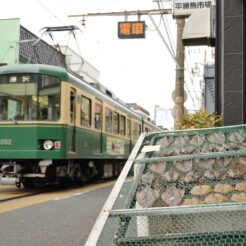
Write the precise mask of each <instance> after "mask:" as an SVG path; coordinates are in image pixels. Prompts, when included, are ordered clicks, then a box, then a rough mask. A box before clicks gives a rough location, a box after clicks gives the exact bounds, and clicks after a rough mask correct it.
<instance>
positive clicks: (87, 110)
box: [80, 96, 91, 127]
mask: <svg viewBox="0 0 246 246" xmlns="http://www.w3.org/2000/svg"><path fill="white" fill-rule="evenodd" d="M80 112H81V117H80V123H81V125H82V126H86V127H90V126H91V100H90V99H89V98H87V97H84V96H81V111H80Z"/></svg>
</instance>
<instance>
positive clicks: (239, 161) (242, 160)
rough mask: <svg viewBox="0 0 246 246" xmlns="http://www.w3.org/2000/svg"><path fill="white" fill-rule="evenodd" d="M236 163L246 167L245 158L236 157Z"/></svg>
mask: <svg viewBox="0 0 246 246" xmlns="http://www.w3.org/2000/svg"><path fill="white" fill-rule="evenodd" d="M238 163H239V164H242V165H245V166H246V157H244V156H239V157H238Z"/></svg>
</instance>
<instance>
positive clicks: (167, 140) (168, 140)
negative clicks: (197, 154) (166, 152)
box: [157, 136, 173, 148]
mask: <svg viewBox="0 0 246 246" xmlns="http://www.w3.org/2000/svg"><path fill="white" fill-rule="evenodd" d="M172 142H173V137H172V136H165V137H163V138H161V139H159V140H158V141H157V144H160V145H161V147H162V148H167V147H169V145H170V144H171V143H172Z"/></svg>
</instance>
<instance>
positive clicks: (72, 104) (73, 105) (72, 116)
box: [70, 88, 76, 152]
mask: <svg viewBox="0 0 246 246" xmlns="http://www.w3.org/2000/svg"><path fill="white" fill-rule="evenodd" d="M70 123H71V125H72V129H71V143H70V151H71V152H76V143H75V136H76V89H75V88H71V89H70Z"/></svg>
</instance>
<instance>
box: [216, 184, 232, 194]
mask: <svg viewBox="0 0 246 246" xmlns="http://www.w3.org/2000/svg"><path fill="white" fill-rule="evenodd" d="M214 191H215V192H218V193H223V194H227V193H230V192H233V191H234V187H233V186H231V185H229V184H217V185H215V187H214Z"/></svg>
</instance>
